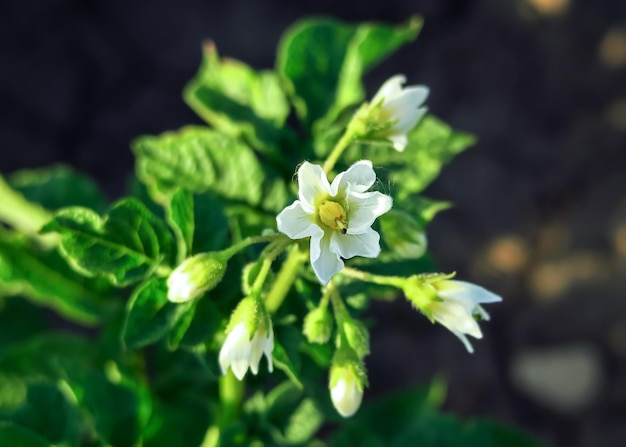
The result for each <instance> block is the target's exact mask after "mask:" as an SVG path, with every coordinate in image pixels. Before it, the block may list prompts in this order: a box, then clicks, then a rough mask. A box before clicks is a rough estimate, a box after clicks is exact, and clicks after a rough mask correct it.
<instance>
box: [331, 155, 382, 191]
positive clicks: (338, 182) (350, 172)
mask: <svg viewBox="0 0 626 447" xmlns="http://www.w3.org/2000/svg"><path fill="white" fill-rule="evenodd" d="M375 181H376V173H375V172H374V169H373V168H372V162H371V161H369V160H360V161H357V162H356V163H354V164H353V165H352V166H350V167H349V168H348V169H347V170H346V171H344V172H342V173H340V174H337V177H335V179H334V180H333V184H332V185H331V187H330V189H331V191H332V195H333V196H336V195H337V193H339V192H345V191H346V190H349V191H355V192H365V191H367V190H368V189H370V188H371V187H372V185H373V184H374V182H375Z"/></svg>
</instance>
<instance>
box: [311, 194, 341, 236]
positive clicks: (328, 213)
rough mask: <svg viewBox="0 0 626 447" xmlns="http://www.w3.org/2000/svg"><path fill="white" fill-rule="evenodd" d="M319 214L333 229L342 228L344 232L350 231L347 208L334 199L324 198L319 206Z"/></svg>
mask: <svg viewBox="0 0 626 447" xmlns="http://www.w3.org/2000/svg"><path fill="white" fill-rule="evenodd" d="M318 212H319V216H320V220H321V221H322V223H323V224H324V225H326V226H328V227H330V228H332V229H333V230H340V231H341V232H342V233H343V234H346V232H347V231H348V220H347V218H346V210H344V209H343V207H342V206H341V205H339V204H338V203H337V202H333V201H332V200H324V201H323V202H322V203H321V204H320V207H319V211H318Z"/></svg>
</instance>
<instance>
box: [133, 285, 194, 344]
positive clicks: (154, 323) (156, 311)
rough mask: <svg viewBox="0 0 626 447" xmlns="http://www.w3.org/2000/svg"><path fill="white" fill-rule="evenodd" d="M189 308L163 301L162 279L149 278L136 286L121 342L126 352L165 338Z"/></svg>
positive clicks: (184, 305)
mask: <svg viewBox="0 0 626 447" xmlns="http://www.w3.org/2000/svg"><path fill="white" fill-rule="evenodd" d="M190 306H191V304H190V303H183V304H174V303H171V302H169V301H168V300H167V286H166V284H165V279H164V278H153V279H151V280H149V281H148V282H146V283H145V284H142V285H140V286H139V287H137V288H136V289H135V292H134V293H133V295H132V296H131V298H130V301H129V302H128V311H127V314H126V322H125V324H124V331H123V336H122V337H123V338H122V339H123V341H124V344H125V345H126V347H127V348H129V349H137V348H140V347H142V346H146V345H149V344H152V343H154V342H156V341H158V340H160V339H161V338H163V337H165V336H166V335H167V334H168V332H169V331H170V330H171V329H172V328H173V327H174V325H175V324H176V323H177V322H178V320H179V319H180V318H181V317H182V316H183V315H184V314H185V312H186V311H187V310H188V309H189V307H190Z"/></svg>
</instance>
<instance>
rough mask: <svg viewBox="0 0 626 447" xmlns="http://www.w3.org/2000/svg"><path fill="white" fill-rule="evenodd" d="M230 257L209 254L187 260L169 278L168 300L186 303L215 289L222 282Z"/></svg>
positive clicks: (215, 253) (219, 253)
mask: <svg viewBox="0 0 626 447" xmlns="http://www.w3.org/2000/svg"><path fill="white" fill-rule="evenodd" d="M229 257H230V256H229V255H228V254H226V253H225V252H209V253H201V254H198V255H195V256H192V257H191V258H187V259H186V260H184V261H183V262H182V263H181V264H180V265H179V266H178V267H176V268H175V269H174V271H173V272H172V273H171V274H170V276H169V277H168V278H167V289H168V290H167V298H168V299H169V300H170V301H172V302H174V303H184V302H186V301H189V300H192V299H194V298H196V297H198V296H199V295H200V294H202V293H204V292H206V291H207V290H211V289H213V288H214V287H215V286H216V285H217V284H219V282H220V281H221V280H222V277H223V276H224V272H225V271H226V265H227V263H228V259H229Z"/></svg>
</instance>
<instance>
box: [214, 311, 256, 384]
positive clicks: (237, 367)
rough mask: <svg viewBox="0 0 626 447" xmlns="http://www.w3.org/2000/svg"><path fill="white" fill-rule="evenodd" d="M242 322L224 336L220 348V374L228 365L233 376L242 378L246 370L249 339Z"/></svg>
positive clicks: (225, 371)
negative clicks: (224, 338)
mask: <svg viewBox="0 0 626 447" xmlns="http://www.w3.org/2000/svg"><path fill="white" fill-rule="evenodd" d="M248 337H249V335H248V330H247V329H246V326H245V324H244V323H239V324H237V325H236V326H235V327H234V328H233V329H232V331H230V332H229V333H228V335H227V336H226V340H225V341H224V345H223V346H222V349H221V350H220V355H219V363H220V367H221V369H222V374H226V373H227V372H228V368H229V367H230V368H231V369H232V370H233V373H234V374H235V376H236V377H237V378H238V379H239V380H242V379H243V377H244V376H245V375H246V372H247V371H248V366H249V361H250V348H251V345H250V340H249V338H248Z"/></svg>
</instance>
